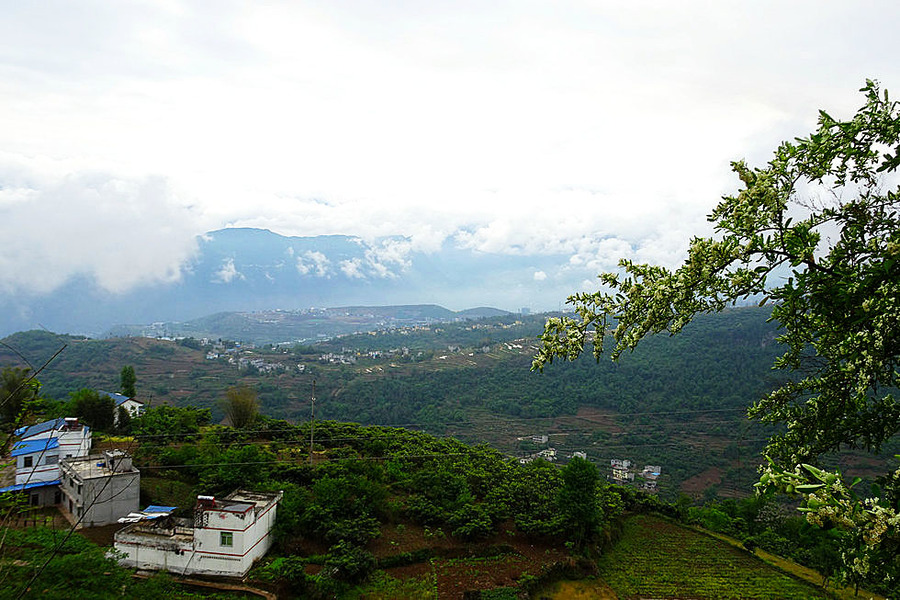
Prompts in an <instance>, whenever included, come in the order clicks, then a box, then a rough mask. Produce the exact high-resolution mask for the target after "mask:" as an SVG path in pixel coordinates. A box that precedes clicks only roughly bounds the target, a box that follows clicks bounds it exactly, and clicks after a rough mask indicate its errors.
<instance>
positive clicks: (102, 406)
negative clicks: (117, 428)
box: [69, 388, 116, 431]
mask: <svg viewBox="0 0 900 600" xmlns="http://www.w3.org/2000/svg"><path fill="white" fill-rule="evenodd" d="M69 396H70V400H69V405H70V407H71V410H72V412H73V413H74V414H75V416H77V417H78V418H80V419H82V420H84V422H85V423H87V424H88V425H90V426H91V427H93V428H94V429H96V430H98V431H112V430H113V423H114V421H115V411H116V402H115V400H113V399H112V398H110V397H109V396H107V395H105V394H102V395H101V394H100V393H98V392H97V390H91V389H88V388H82V389H80V390H78V391H77V392H72V393H71V394H69Z"/></svg>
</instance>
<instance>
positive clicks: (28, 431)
mask: <svg viewBox="0 0 900 600" xmlns="http://www.w3.org/2000/svg"><path fill="white" fill-rule="evenodd" d="M73 422H74V424H75V425H74V427H72V426H71V425H70V427H71V429H72V430H81V429H87V430H89V429H90V427H88V426H87V425H82V424H80V423H78V420H77V419H75V420H74V421H73ZM65 427H66V419H65V418H63V417H60V418H58V419H51V420H50V421H44V422H43V423H36V424H34V425H30V426H28V427H19V428H18V429H16V430H15V431H14V432H13V433H14V434H16V435H17V436H19V437H20V438H22V439H26V438H30V437H34V436H36V435H40V434H42V433H47V432H48V431H53V430H54V429H60V430H61V429H63V428H65Z"/></svg>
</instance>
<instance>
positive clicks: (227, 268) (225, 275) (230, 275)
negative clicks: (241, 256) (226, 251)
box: [212, 258, 246, 283]
mask: <svg viewBox="0 0 900 600" xmlns="http://www.w3.org/2000/svg"><path fill="white" fill-rule="evenodd" d="M235 279H246V277H244V274H243V273H241V272H240V271H238V270H237V268H235V266H234V259H233V258H226V259H225V260H224V261H222V268H221V269H219V270H218V271H216V273H215V275H213V278H212V281H213V283H231V282H232V281H234V280H235Z"/></svg>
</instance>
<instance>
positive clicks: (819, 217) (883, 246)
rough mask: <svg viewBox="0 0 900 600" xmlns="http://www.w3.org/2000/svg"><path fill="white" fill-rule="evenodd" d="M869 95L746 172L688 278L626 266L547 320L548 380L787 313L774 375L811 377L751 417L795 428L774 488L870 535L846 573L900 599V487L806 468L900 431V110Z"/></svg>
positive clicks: (693, 249) (718, 211)
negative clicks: (877, 581) (678, 338)
mask: <svg viewBox="0 0 900 600" xmlns="http://www.w3.org/2000/svg"><path fill="white" fill-rule="evenodd" d="M861 91H862V92H863V93H864V94H865V97H866V103H865V105H864V106H863V107H862V108H861V109H860V110H859V111H858V112H857V113H856V115H855V116H854V117H853V118H851V119H850V120H847V121H838V120H836V119H834V118H833V117H831V116H830V115H829V114H827V113H826V112H824V111H821V112H820V113H819V128H818V129H817V130H816V131H815V132H813V133H812V134H811V135H810V136H809V137H807V138H802V139H797V140H796V141H794V142H784V143H782V144H781V146H779V147H778V149H777V150H776V152H775V156H774V158H773V159H772V160H771V161H770V162H769V164H768V165H767V166H766V167H764V168H755V169H751V168H750V167H748V166H747V165H746V164H744V163H743V162H735V163H732V168H733V170H734V171H735V173H737V175H738V176H739V177H740V179H741V181H742V182H743V184H744V187H743V189H741V190H740V192H739V193H738V194H736V195H733V196H727V197H725V198H724V199H723V200H722V202H721V203H720V204H719V205H718V206H717V207H716V208H715V209H714V210H713V212H712V213H711V215H710V217H709V219H710V221H712V222H713V223H714V225H715V230H716V236H715V237H709V238H694V239H692V240H691V243H690V248H689V251H688V257H687V259H686V261H685V262H684V264H682V265H681V266H680V267H679V268H678V269H676V270H675V271H671V270H669V269H666V268H663V267H660V266H654V265H645V264H636V263H634V262H632V261H630V260H626V259H622V260H621V261H620V267H621V268H622V269H623V270H624V274H618V273H604V274H602V275H600V279H601V281H602V282H603V284H604V285H605V286H607V287H608V288H609V290H610V291H598V292H595V293H581V294H576V295H574V296H572V297H570V298H569V302H570V303H571V304H573V305H574V306H575V312H576V316H575V317H574V318H573V317H562V318H554V319H550V320H549V321H548V322H547V324H546V327H545V332H544V334H543V336H542V341H543V346H542V348H541V349H540V351H539V353H538V355H537V356H536V358H535V361H534V368H535V369H541V368H543V366H544V365H546V364H548V363H550V362H552V361H553V359H554V358H563V359H567V360H572V359H574V358H576V357H577V356H578V355H579V354H580V353H581V352H582V350H583V349H584V347H585V344H586V343H592V344H593V353H594V355H595V357H597V358H598V359H599V356H600V355H601V354H602V353H603V351H604V338H605V334H606V332H607V330H608V329H609V328H613V339H614V343H615V346H614V348H613V350H612V352H611V356H612V357H613V358H614V359H615V358H617V357H619V356H620V355H621V354H622V352H624V351H625V350H631V349H633V348H634V347H635V346H636V345H637V344H638V342H639V341H640V340H641V339H642V338H644V337H646V336H648V335H651V334H655V333H660V332H663V331H668V332H670V333H672V334H674V333H677V332H678V331H680V330H681V329H682V328H683V327H684V326H685V325H686V324H687V323H688V322H689V321H690V320H691V319H692V318H693V317H694V315H696V314H697V313H702V312H710V311H720V310H722V309H724V308H725V307H727V306H729V305H731V304H732V303H733V302H735V301H736V300H739V299H747V298H749V297H761V298H762V301H763V302H767V301H769V302H773V303H774V308H773V310H772V319H773V320H774V321H776V322H777V323H779V324H780V326H781V327H782V330H783V332H782V333H781V335H780V336H779V338H778V339H779V341H780V342H781V343H782V344H784V345H785V348H786V350H785V352H784V354H783V355H782V356H781V357H780V358H778V359H777V360H776V362H775V366H776V367H778V368H780V369H785V370H788V371H792V372H793V373H794V374H795V375H796V376H795V377H794V378H793V379H791V380H789V381H787V382H786V383H784V384H783V385H781V386H779V387H777V388H776V389H775V390H774V391H772V392H771V393H769V394H768V395H767V396H765V397H764V398H763V399H762V400H760V401H759V402H758V403H757V404H755V405H754V406H753V407H752V408H751V409H750V415H751V416H753V417H756V418H758V419H760V420H762V421H763V422H765V423H775V424H778V423H781V424H784V425H785V426H786V427H785V429H784V430H783V431H782V432H780V433H777V434H775V435H773V436H772V437H771V439H770V441H769V444H768V447H767V449H766V453H767V455H768V456H769V457H770V459H771V460H772V461H773V463H772V468H770V469H769V470H768V471H767V472H766V474H765V475H764V478H765V482H764V483H765V484H766V485H771V486H774V487H777V488H779V489H782V490H790V491H793V490H797V491H799V492H801V493H802V494H803V495H804V498H805V499H806V502H807V503H809V502H810V501H813V502H815V503H817V504H818V506H819V507H822V510H823V511H825V513H827V515H823V514H822V511H819V510H818V508H812V507H810V508H811V510H812V512H810V513H809V514H810V515H811V516H810V518H811V519H812V520H815V519H816V517H815V516H814V515H816V514H819V515H820V516H828V519H827V521H828V522H829V523H833V524H838V525H842V526H846V527H849V528H851V529H854V530H856V531H858V532H859V534H860V537H861V540H862V543H861V544H859V545H858V546H856V547H853V546H851V547H848V548H846V549H845V550H846V554H845V576H847V577H849V578H856V577H860V576H866V575H876V572H882V573H883V574H884V576H885V577H886V578H888V579H889V580H890V581H892V583H891V584H890V585H892V586H897V585H900V570H898V564H897V563H896V562H893V561H888V562H881V561H879V560H878V557H880V556H882V555H883V553H884V552H885V551H887V552H888V553H890V552H895V548H896V547H897V543H898V538H900V514H898V505H897V503H898V496H897V494H896V488H891V491H890V492H889V493H888V494H887V495H886V497H884V498H879V499H876V500H874V501H873V502H872V503H871V504H866V505H864V504H863V503H862V502H861V501H860V500H859V499H858V498H855V497H853V496H851V495H850V494H849V493H848V492H847V490H848V489H849V488H848V487H847V486H846V485H844V484H843V483H842V482H840V481H839V479H840V478H839V474H838V473H830V474H827V475H823V477H825V478H827V479H831V478H832V477H833V478H834V483H827V482H822V481H820V478H819V477H818V475H817V473H816V471H812V470H810V469H809V468H807V467H805V466H801V464H806V463H808V464H810V465H814V464H815V463H816V462H817V460H818V459H819V457H820V456H821V455H822V454H824V453H827V452H831V451H836V450H840V449H842V448H848V447H849V448H864V449H866V450H869V451H872V452H878V451H879V450H880V448H881V446H882V444H883V443H884V442H885V441H886V440H888V439H889V438H891V437H892V436H893V435H895V434H896V433H897V431H898V429H900V403H898V402H897V401H896V399H895V397H894V394H895V392H896V388H897V386H898V384H900V374H898V361H900V305H898V298H900V261H898V258H900V216H898V212H897V206H898V198H900V190H898V189H896V188H895V189H892V190H887V191H884V190H883V189H882V187H883V184H884V179H883V178H884V177H887V176H889V175H891V174H894V173H895V172H896V171H897V169H898V167H900V110H898V105H897V103H895V102H891V101H890V100H889V99H888V94H887V92H884V93H882V92H881V90H880V89H879V86H878V85H877V84H876V83H874V82H872V81H869V82H867V84H866V86H865V87H864V88H863V89H862V90H861ZM892 153H893V154H892ZM814 468H815V467H814ZM829 476H830V477H829ZM803 486H814V487H803ZM886 492H887V490H886ZM813 493H814V495H812V496H811V494H813ZM826 507H827V508H826ZM895 555H896V554H895ZM895 589H896V588H895Z"/></svg>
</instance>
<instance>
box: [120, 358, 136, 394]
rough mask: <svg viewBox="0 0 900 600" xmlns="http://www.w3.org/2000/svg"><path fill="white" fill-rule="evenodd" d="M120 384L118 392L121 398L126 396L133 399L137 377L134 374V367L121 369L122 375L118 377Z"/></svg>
mask: <svg viewBox="0 0 900 600" xmlns="http://www.w3.org/2000/svg"><path fill="white" fill-rule="evenodd" d="M119 378H120V380H121V383H120V384H119V388H120V390H119V391H120V392H121V393H122V395H123V396H127V397H129V398H134V397H135V396H137V391H135V389H134V385H135V384H136V383H137V376H136V375H135V374H134V367H132V366H130V365H127V366H124V367H122V373H121V374H120V375H119Z"/></svg>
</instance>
